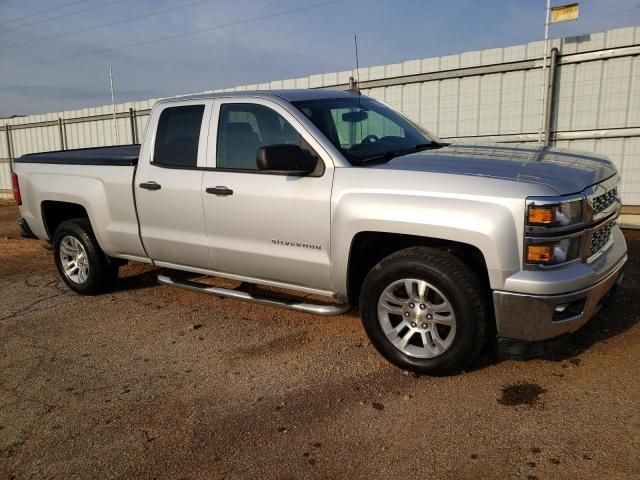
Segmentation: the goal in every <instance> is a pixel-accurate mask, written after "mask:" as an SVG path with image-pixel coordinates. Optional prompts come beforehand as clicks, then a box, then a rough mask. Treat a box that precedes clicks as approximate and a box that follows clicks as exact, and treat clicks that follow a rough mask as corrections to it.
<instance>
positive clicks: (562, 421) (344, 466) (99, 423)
mask: <svg viewBox="0 0 640 480" xmlns="http://www.w3.org/2000/svg"><path fill="white" fill-rule="evenodd" d="M16 213H17V211H16V209H15V207H11V206H8V205H7V204H6V203H5V204H4V205H1V204H0V292H1V294H2V301H1V303H0V477H1V478H64V479H68V478H87V479H96V478H127V479H128V478H171V479H178V478H180V479H197V478H214V479H215V478H278V479H286V478H352V479H354V478H400V477H402V476H407V478H416V477H420V478H427V479H434V478H437V479H445V478H451V479H478V478H522V479H536V478H538V479H547V478H563V479H565V478H580V479H602V478H608V479H621V478H640V477H639V474H638V472H640V414H639V412H640V385H639V377H640V368H639V366H638V363H639V361H640V324H639V323H638V322H639V320H640V303H639V302H638V298H640V297H639V295H640V269H638V263H639V261H640V235H639V234H638V233H634V234H631V233H629V232H627V233H628V234H627V240H628V242H629V246H630V250H631V263H630V265H629V267H628V269H627V276H626V280H625V283H624V286H623V288H622V290H621V292H620V294H619V296H618V297H617V299H616V301H615V302H614V303H613V304H612V305H610V306H609V307H608V308H607V309H606V310H605V311H604V312H603V313H601V314H600V315H599V316H598V317H597V318H595V319H594V320H593V321H592V322H591V323H590V324H589V325H587V326H586V327H585V328H584V329H583V330H581V331H580V332H579V333H577V334H576V335H574V336H573V337H572V338H570V339H569V340H568V341H567V342H564V343H563V344H562V345H561V346H560V347H558V348H556V349H555V350H554V351H553V352H551V353H549V354H547V355H546V356H545V357H544V358H541V359H536V360H530V361H526V362H523V361H513V360H509V361H499V360H497V359H496V358H495V355H493V354H489V355H488V356H487V357H486V358H484V359H483V360H482V361H481V362H480V363H479V364H478V365H476V367H475V368H474V369H473V371H470V372H467V373H464V374H462V375H459V376H454V377H443V378H429V377H416V376H413V375H408V374H406V373H404V372H402V371H400V370H398V369H396V368H394V367H393V366H391V365H389V364H387V363H386V362H385V361H384V360H382V358H381V357H380V356H379V355H377V354H376V352H375V351H374V350H373V348H372V347H371V346H370V345H369V344H368V341H367V338H366V337H365V335H364V333H363V331H362V328H361V327H360V323H359V320H358V318H357V317H356V316H355V315H353V314H348V315H344V316H341V317H335V318H323V317H315V316H311V315H304V314H297V313H292V312H287V311H282V310H277V309H272V308H266V307H258V306H253V305H248V304H243V303H239V302H236V301H232V300H222V299H218V298H213V297H209V296H205V295H202V294H197V293H190V292H185V291H182V290H176V289H171V288H169V287H164V286H163V287H160V286H157V285H156V283H155V280H154V278H155V275H154V272H153V271H152V270H151V269H150V268H149V267H145V266H137V265H135V266H127V267H126V268H124V269H123V270H122V272H121V277H123V278H122V279H121V282H120V287H119V289H118V290H117V291H115V292H113V293H111V294H107V295H103V296H100V297H93V298H89V297H81V296H78V295H76V294H74V293H72V292H70V291H69V290H67V289H66V288H65V287H64V284H63V283H62V281H61V280H59V279H58V276H57V274H56V272H55V269H54V266H53V259H52V257H51V253H50V252H49V251H47V250H45V249H44V248H43V247H42V245H41V243H40V242H38V241H36V240H23V239H20V238H19V236H18V230H17V227H16V226H15V224H14V219H15V217H16Z"/></svg>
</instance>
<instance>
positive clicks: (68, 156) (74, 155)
mask: <svg viewBox="0 0 640 480" xmlns="http://www.w3.org/2000/svg"><path fill="white" fill-rule="evenodd" d="M139 154H140V145H118V146H115V147H97V148H78V149H74V150H58V151H53V152H42V153H29V154H27V155H22V156H21V157H20V158H18V159H16V163H49V164H58V165H115V166H133V165H136V164H137V163H138V155H139Z"/></svg>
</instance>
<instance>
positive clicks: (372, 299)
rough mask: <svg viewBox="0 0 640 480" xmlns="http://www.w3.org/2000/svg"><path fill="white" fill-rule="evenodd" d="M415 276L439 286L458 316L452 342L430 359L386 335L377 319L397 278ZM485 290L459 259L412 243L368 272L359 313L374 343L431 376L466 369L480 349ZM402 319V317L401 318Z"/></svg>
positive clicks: (407, 367) (403, 363)
mask: <svg viewBox="0 0 640 480" xmlns="http://www.w3.org/2000/svg"><path fill="white" fill-rule="evenodd" d="M406 278H414V279H417V280H424V281H426V282H428V283H429V284H431V285H432V286H433V287H435V288H437V289H438V290H440V292H442V293H443V294H444V296H445V297H446V298H447V299H448V300H449V303H450V304H451V306H452V308H453V311H454V312H455V317H456V331H455V335H454V336H453V340H452V342H451V344H450V346H449V347H448V349H446V350H444V352H443V353H441V354H439V355H438V356H434V357H431V358H419V357H416V356H412V355H408V354H406V353H405V352H403V351H402V350H400V349H399V348H397V347H396V346H394V345H393V343H392V342H391V341H390V340H389V339H388V338H387V336H386V335H385V333H384V330H383V327H382V326H381V324H380V320H379V317H378V301H379V299H380V296H381V294H382V293H383V292H384V290H385V289H386V288H387V287H388V286H389V285H390V284H392V283H393V282H395V281H398V280H401V279H406ZM485 298H486V294H485V289H484V288H483V287H482V285H481V283H480V281H479V280H478V278H477V277H476V276H475V275H474V273H473V272H472V271H471V270H470V269H469V268H468V267H467V266H466V265H465V264H464V263H463V262H462V261H461V260H459V259H458V258H457V257H455V256H453V255H451V254H450V253H448V252H445V251H442V250H437V249H434V248H428V247H412V248H407V249H404V250H400V251H398V252H395V253H393V254H392V255H389V256H388V257H386V258H384V259H383V260H382V261H380V262H379V263H378V264H377V265H376V266H375V267H373V268H372V269H371V271H370V272H369V273H368V274H367V276H366V278H365V280H364V283H363V285H362V290H361V293H360V317H361V319H362V323H363V325H364V329H365V331H366V332H367V335H368V336H369V339H370V340H371V343H372V344H373V345H374V347H375V348H376V349H377V350H378V351H379V352H380V353H381V354H382V355H383V356H384V357H385V358H386V359H387V360H389V361H390V362H391V363H393V364H395V365H397V366H398V367H400V368H403V369H405V370H409V371H412V372H416V373H422V374H428V375H444V374H450V373H455V372H458V371H460V370H463V369H464V368H465V367H466V366H467V365H469V364H470V363H471V362H472V361H473V360H474V359H475V358H476V357H477V356H478V354H479V353H480V351H481V350H482V348H483V345H484V343H485V336H486V331H487V312H486V310H487V309H486V302H485ZM399 318H401V317H399Z"/></svg>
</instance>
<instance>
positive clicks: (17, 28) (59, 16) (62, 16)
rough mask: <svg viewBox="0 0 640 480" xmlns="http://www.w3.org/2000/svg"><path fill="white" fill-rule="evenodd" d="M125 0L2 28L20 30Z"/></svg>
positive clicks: (11, 30) (10, 30) (116, 0)
mask: <svg viewBox="0 0 640 480" xmlns="http://www.w3.org/2000/svg"><path fill="white" fill-rule="evenodd" d="M124 1H125V0H115V1H113V2H107V3H102V4H100V5H95V6H93V7H88V8H83V9H82V10H76V11H75V12H71V13H65V14H62V15H58V16H57V17H49V18H45V19H43V20H37V21H35V22H31V23H25V24H24V25H20V26H19V27H13V28H10V29H8V30H2V31H1V32H0V34H1V33H7V32H13V31H14V30H20V29H21V28H25V27H30V26H31V25H37V24H38V23H44V22H50V21H51V20H58V19H59V18H64V17H70V16H71V15H77V14H78V13H83V12H88V11H90V10H95V9H97V8H102V7H108V6H109V5H114V4H116V3H122V2H124Z"/></svg>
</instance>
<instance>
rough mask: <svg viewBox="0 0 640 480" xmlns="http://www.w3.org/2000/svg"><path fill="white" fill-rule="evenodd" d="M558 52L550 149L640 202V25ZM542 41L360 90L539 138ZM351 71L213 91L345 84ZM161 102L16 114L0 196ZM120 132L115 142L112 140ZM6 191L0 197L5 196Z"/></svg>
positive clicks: (493, 138) (477, 125)
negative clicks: (603, 161)
mask: <svg viewBox="0 0 640 480" xmlns="http://www.w3.org/2000/svg"><path fill="white" fill-rule="evenodd" d="M551 48H552V49H554V48H555V49H557V55H556V56H555V57H554V67H555V68H554V69H550V70H549V71H550V74H551V75H552V76H553V79H552V80H553V81H552V82H551V88H550V90H549V92H548V96H549V98H550V102H549V103H548V105H549V111H548V120H547V124H548V130H549V138H550V143H551V144H552V145H555V146H560V147H566V148H572V149H580V150H587V151H595V152H598V153H602V154H604V155H607V156H608V157H609V158H611V159H612V160H613V162H614V163H615V164H616V166H617V168H618V170H619V171H620V172H621V174H622V179H623V181H622V185H621V194H622V200H623V203H624V204H625V205H640V27H630V28H623V29H616V30H609V31H607V32H601V33H593V34H589V35H583V36H580V37H567V38H562V39H557V40H553V41H552V42H551ZM542 53H543V42H541V41H540V42H532V43H528V44H524V45H515V46H510V47H504V48H494V49H489V50H481V51H473V52H465V53H462V54H459V55H449V56H444V57H436V58H427V59H421V60H411V61H407V62H404V63H398V64H393V65H383V66H375V67H368V68H361V69H360V70H359V72H358V76H359V80H360V87H361V89H362V90H363V92H364V93H366V94H367V95H371V96H372V97H375V98H378V99H380V100H383V101H385V102H387V103H389V104H391V105H392V106H394V107H396V108H398V109H399V110H401V111H402V112H404V113H405V114H406V115H407V116H409V117H410V118H411V119H413V120H415V121H416V122H418V123H420V124H422V125H424V126H426V127H427V128H429V129H430V130H431V131H433V132H434V133H436V134H438V135H439V136H440V137H441V138H444V139H447V140H459V141H465V140H471V141H483V142H486V141H489V142H509V143H535V142H536V141H537V140H538V126H539V118H540V117H539V106H540V88H541V81H542V79H541V66H542V60H541V58H542ZM351 76H355V72H354V71H343V72H332V73H324V74H318V75H311V76H309V77H303V78H295V79H288V80H277V81H272V82H268V83H263V84H255V85H244V86H238V87H233V88H226V89H219V90H213V91H215V92H225V91H242V90H251V89H277V88H338V89H344V88H347V87H348V81H349V77H351ZM156 101H157V99H152V100H146V101H142V102H131V103H124V104H119V105H117V106H116V111H117V114H116V119H115V121H114V119H113V116H112V107H111V106H109V105H107V106H103V107H96V108H87V109H82V110H73V111H65V112H61V113H50V114H45V115H31V116H28V117H20V118H13V119H9V120H7V121H6V124H5V125H4V126H3V127H2V130H3V131H2V132H1V133H2V134H3V135H4V136H5V140H6V141H3V142H0V157H1V159H0V162H1V163H0V192H2V189H4V192H5V193H6V194H8V191H9V189H10V162H9V159H10V158H16V157H18V156H20V155H22V154H25V153H31V152H39V151H46V150H55V149H61V148H68V149H69V148H82V147H92V146H103V145H113V144H116V143H120V144H125V143H131V142H137V141H139V140H140V139H141V138H142V133H143V131H144V127H145V125H146V121H147V118H148V115H149V110H150V108H151V106H152V105H153V104H154V103H155V102H156ZM116 130H117V138H118V139H119V141H118V142H116ZM0 194H1V193H0Z"/></svg>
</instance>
